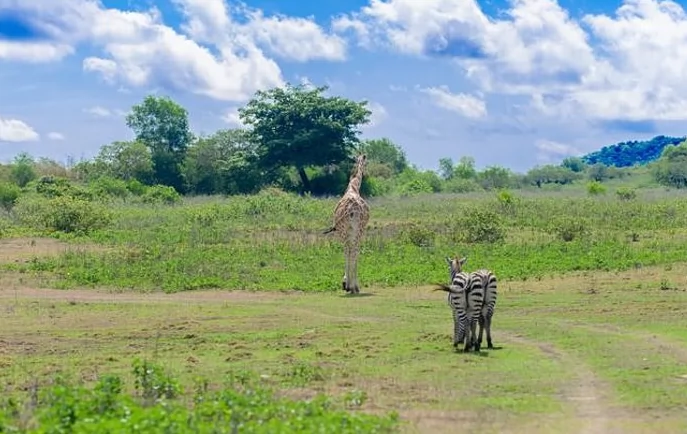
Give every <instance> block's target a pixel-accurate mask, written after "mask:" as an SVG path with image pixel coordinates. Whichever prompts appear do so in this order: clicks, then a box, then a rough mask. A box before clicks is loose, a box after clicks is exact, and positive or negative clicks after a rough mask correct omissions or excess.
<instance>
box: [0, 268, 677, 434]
mask: <svg viewBox="0 0 687 434" xmlns="http://www.w3.org/2000/svg"><path fill="white" fill-rule="evenodd" d="M686 270H687V269H686V268H685V266H684V265H681V264H678V265H675V266H672V267H665V266H661V267H653V268H644V269H642V270H631V271H626V272H621V273H618V272H599V273H597V274H594V273H589V272H577V273H572V274H571V275H569V276H567V277H555V278H548V277H547V278H543V279H541V280H538V281H527V282H523V281H513V282H508V283H504V284H503V285H502V286H501V293H500V298H499V304H498V307H497V314H496V317H495V320H494V331H493V333H494V341H495V344H496V347H497V348H496V349H495V350H486V351H483V352H482V354H461V353H460V352H454V351H453V348H452V346H451V314H450V310H449V308H448V307H447V305H446V301H445V297H444V296H443V295H441V293H436V292H432V291H431V289H430V288H428V287H421V288H409V287H403V286H400V287H396V288H386V289H382V288H373V290H372V292H373V293H374V294H375V295H373V296H368V297H353V298H352V297H346V296H343V295H340V294H330V293H323V292H313V293H304V292H290V293H274V292H272V293H269V292H268V293H241V292H225V293H219V292H197V293H195V294H196V295H195V296H191V294H190V293H189V294H188V296H184V297H183V298H178V297H177V298H175V296H176V295H178V296H181V295H183V294H172V295H168V296H167V298H164V299H162V298H161V299H159V300H153V299H150V298H149V297H150V296H146V295H141V294H138V295H137V294H126V293H118V294H117V293H105V292H102V291H99V290H75V291H65V292H59V293H58V292H56V293H53V296H54V298H53V299H50V298H45V297H42V298H41V299H32V298H30V296H24V295H22V291H23V290H22V289H21V288H19V287H17V289H16V290H12V289H8V288H6V289H5V290H4V296H3V305H4V306H5V308H4V312H3V314H4V320H3V328H2V331H1V332H0V340H1V341H2V343H3V346H2V348H3V351H2V353H1V356H0V361H1V363H2V366H3V369H2V370H1V371H0V382H2V384H4V385H5V389H4V390H5V392H6V393H8V394H17V395H20V394H21V393H22V392H21V391H23V390H26V388H27V387H28V386H29V385H31V384H34V383H37V384H40V385H42V386H41V387H44V386H43V385H45V384H47V383H49V382H50V381H51V379H52V378H54V376H55V374H56V373H60V374H61V375H62V376H65V377H67V378H70V379H72V381H75V382H77V383H78V382H85V383H86V384H88V383H91V382H93V381H95V380H96V379H97V378H98V377H99V376H100V375H102V374H104V373H115V374H119V375H121V376H122V377H123V378H126V379H128V380H129V384H133V380H132V379H131V376H132V374H131V372H130V371H131V360H132V359H134V358H140V359H147V360H152V361H155V362H156V363H159V364H161V365H162V366H164V367H165V368H166V369H167V370H168V371H169V372H171V373H173V374H174V375H175V377H176V378H178V379H179V381H180V382H181V384H182V385H183V386H184V388H185V390H187V391H189V392H188V393H191V392H190V391H192V390H193V387H194V384H196V382H197V381H198V379H199V378H209V379H211V380H213V382H214V383H215V384H218V383H221V379H222V378H228V376H236V375H240V374H241V373H251V374H254V375H259V376H262V377H263V380H262V381H263V382H265V383H267V384H269V385H270V386H271V387H273V388H275V389H276V390H278V391H279V393H280V394H281V395H282V396H287V397H292V398H299V399H304V398H312V397H314V396H315V395H317V394H318V393H324V394H327V395H328V396H330V397H332V399H334V401H335V402H337V403H339V404H341V405H343V406H346V405H348V404H346V403H349V404H350V403H351V402H357V403H358V404H356V405H353V407H352V408H354V409H355V408H359V410H362V411H366V412H373V413H380V412H381V413H383V412H386V411H391V410H395V411H398V412H399V413H400V415H401V416H402V419H403V420H404V421H406V422H408V423H409V425H406V426H405V428H404V429H406V430H413V429H419V430H420V431H423V430H424V431H423V432H427V431H426V430H427V429H428V428H427V427H428V426H429V425H427V424H430V425H431V426H433V427H435V428H436V429H439V432H451V431H450V429H451V426H454V425H455V423H457V422H456V421H460V422H461V423H463V424H464V426H472V427H480V428H481V429H483V430H486V432H499V431H501V432H502V431H503V430H504V429H509V430H510V432H525V431H527V432H532V431H534V432H577V429H578V428H580V427H581V424H584V423H586V422H588V421H586V422H585V419H584V418H582V417H580V415H579V414H578V413H579V409H578V408H577V407H576V406H577V401H575V399H587V398H589V399H591V398H595V399H599V400H602V403H599V404H598V405H603V406H605V407H604V410H603V411H604V412H607V414H606V413H603V414H604V415H605V416H603V417H607V418H608V419H609V422H608V423H610V424H612V426H614V427H615V428H617V429H622V430H623V432H642V431H641V429H645V430H646V429H659V428H660V429H662V431H661V432H681V430H684V429H685V428H687V418H685V417H684V403H685V402H687V388H685V381H686V380H684V375H685V374H687V371H685V369H684V366H685V362H687V333H686V332H685V330H687V322H686V320H685V314H687V303H685V302H684V301H685V294H686V293H685V292H684V290H682V289H680V288H684V285H685V283H687V282H686V281H685V278H684V272H685V271H686ZM12 291H16V292H15V296H16V298H13V297H12ZM89 291H96V292H95V294H96V296H94V297H92V298H89V297H88V294H89ZM53 296H51V297H53ZM27 297H29V298H27ZM581 383H585V384H587V383H588V384H587V386H586V387H587V389H583V391H584V393H587V394H590V396H579V393H582V392H580V391H579V390H578V389H577V388H578V387H579V385H580V384H581ZM595 405H596V404H595ZM349 407H350V405H349ZM487 411H488V412H489V414H490V417H489V418H484V417H483V416H480V415H484V414H485V412H487ZM437 415H443V416H441V417H443V418H444V419H445V420H443V422H442V423H440V424H439V425H440V426H439V428H437V425H436V424H437V423H438V422H437V421H436V420H435V418H436V417H438V416H437ZM594 417H601V416H599V415H596V416H594ZM533 421H536V424H535V425H536V426H535V425H532V424H533ZM423 427H424V428H423Z"/></svg>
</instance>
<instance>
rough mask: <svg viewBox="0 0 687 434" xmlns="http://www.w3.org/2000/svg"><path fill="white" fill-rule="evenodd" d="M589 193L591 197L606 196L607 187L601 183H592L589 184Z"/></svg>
mask: <svg viewBox="0 0 687 434" xmlns="http://www.w3.org/2000/svg"><path fill="white" fill-rule="evenodd" d="M587 193H589V195H590V196H598V195H600V194H606V186H605V185H603V184H602V183H601V182H599V181H590V182H589V183H587Z"/></svg>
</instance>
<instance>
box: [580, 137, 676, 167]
mask: <svg viewBox="0 0 687 434" xmlns="http://www.w3.org/2000/svg"><path fill="white" fill-rule="evenodd" d="M684 140H685V137H668V136H656V137H654V138H653V139H651V140H646V141H637V140H632V141H628V142H621V143H617V144H615V145H610V146H604V147H603V148H601V149H599V150H598V151H595V152H592V153H590V154H587V155H585V156H583V157H582V159H583V160H584V161H585V162H586V163H587V164H597V163H601V164H603V165H606V166H616V167H629V166H634V165H643V164H647V163H650V162H652V161H654V160H656V159H657V158H658V157H660V156H661V152H663V149H664V148H665V147H666V146H670V145H677V144H678V143H681V142H683V141H684Z"/></svg>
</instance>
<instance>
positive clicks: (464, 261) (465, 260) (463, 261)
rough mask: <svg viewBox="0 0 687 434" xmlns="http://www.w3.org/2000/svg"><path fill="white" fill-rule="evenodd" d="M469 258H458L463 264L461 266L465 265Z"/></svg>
mask: <svg viewBox="0 0 687 434" xmlns="http://www.w3.org/2000/svg"><path fill="white" fill-rule="evenodd" d="M467 260H468V258H467V257H463V258H460V260H458V263H459V264H460V265H461V267H462V266H463V265H465V263H466V262H467Z"/></svg>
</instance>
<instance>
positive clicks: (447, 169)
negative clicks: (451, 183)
mask: <svg viewBox="0 0 687 434" xmlns="http://www.w3.org/2000/svg"><path fill="white" fill-rule="evenodd" d="M454 171H455V169H454V167H453V160H451V159H450V158H448V157H444V158H440V159H439V176H441V177H442V178H443V179H444V180H445V181H448V180H449V179H451V178H453V175H454Z"/></svg>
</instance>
